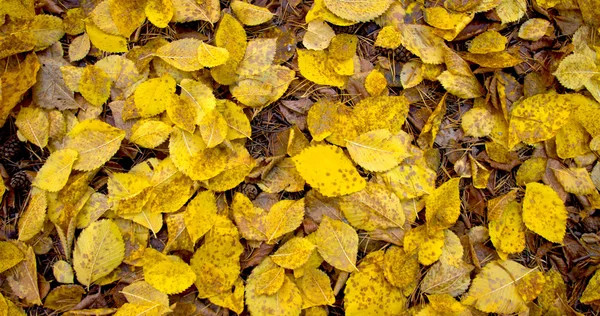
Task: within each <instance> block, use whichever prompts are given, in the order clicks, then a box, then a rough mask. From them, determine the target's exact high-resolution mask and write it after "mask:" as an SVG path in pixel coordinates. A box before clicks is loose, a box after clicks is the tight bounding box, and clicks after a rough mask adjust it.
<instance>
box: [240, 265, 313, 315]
mask: <svg viewBox="0 0 600 316" xmlns="http://www.w3.org/2000/svg"><path fill="white" fill-rule="evenodd" d="M264 262H267V260H265V261H263V263H264ZM271 264H273V263H271ZM270 268H271V266H270V265H267V264H261V265H259V266H257V267H256V268H254V269H253V270H252V273H251V274H250V276H249V277H248V281H247V284H246V305H247V306H248V311H249V312H250V315H264V316H295V315H300V311H301V308H302V296H301V295H300V290H298V287H297V286H296V285H295V284H294V282H292V281H291V280H290V279H289V278H288V277H287V276H285V275H284V276H283V284H282V285H281V287H279V289H278V290H277V291H276V292H275V293H273V294H271V295H267V294H260V293H259V285H260V284H259V283H258V280H259V278H260V276H261V274H263V273H265V272H266V271H269V270H271V269H270ZM281 274H282V275H283V272H282V273H281Z"/></svg>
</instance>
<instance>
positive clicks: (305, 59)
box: [297, 49, 348, 88]
mask: <svg viewBox="0 0 600 316" xmlns="http://www.w3.org/2000/svg"><path fill="white" fill-rule="evenodd" d="M297 53H298V67H299V68H300V74H302V76H303V77H304V78H306V79H308V80H310V81H312V82H314V83H316V84H323V85H330V86H335V87H340V88H341V87H343V86H344V85H346V81H347V80H348V77H347V76H342V75H339V74H338V73H336V72H335V71H334V70H333V69H332V68H331V66H330V64H329V62H328V61H327V60H328V53H327V52H326V51H321V50H317V51H312V50H305V49H298V50H297Z"/></svg>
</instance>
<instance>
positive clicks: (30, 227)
mask: <svg viewBox="0 0 600 316" xmlns="http://www.w3.org/2000/svg"><path fill="white" fill-rule="evenodd" d="M47 206H48V202H47V200H46V191H44V190H38V189H34V190H32V191H31V192H30V198H29V203H28V204H27V208H26V209H25V212H23V214H21V216H20V217H19V225H18V228H19V240H20V241H28V240H30V239H31V238H33V237H35V235H37V233H39V232H40V231H41V230H42V228H43V227H44V222H45V220H46V208H47ZM0 271H2V269H0Z"/></svg>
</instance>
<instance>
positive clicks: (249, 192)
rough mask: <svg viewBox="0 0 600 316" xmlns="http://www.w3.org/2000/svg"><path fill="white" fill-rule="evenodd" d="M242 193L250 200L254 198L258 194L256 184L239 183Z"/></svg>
mask: <svg viewBox="0 0 600 316" xmlns="http://www.w3.org/2000/svg"><path fill="white" fill-rule="evenodd" d="M241 189H242V190H241V191H242V193H243V194H244V195H245V196H247V197H248V198H249V199H250V200H254V199H256V197H257V196H258V193H259V192H258V187H257V186H256V184H252V183H244V184H242V185H241Z"/></svg>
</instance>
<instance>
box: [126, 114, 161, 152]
mask: <svg viewBox="0 0 600 316" xmlns="http://www.w3.org/2000/svg"><path fill="white" fill-rule="evenodd" d="M169 134H171V126H169V125H167V124H166V123H164V122H162V121H156V120H152V119H149V120H139V121H137V122H136V123H135V124H134V125H133V127H132V128H131V136H130V137H129V141H131V142H132V143H135V144H138V145H140V146H141V147H145V148H156V147H158V146H159V145H160V144H162V143H164V142H165V141H166V140H167V138H169Z"/></svg>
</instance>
